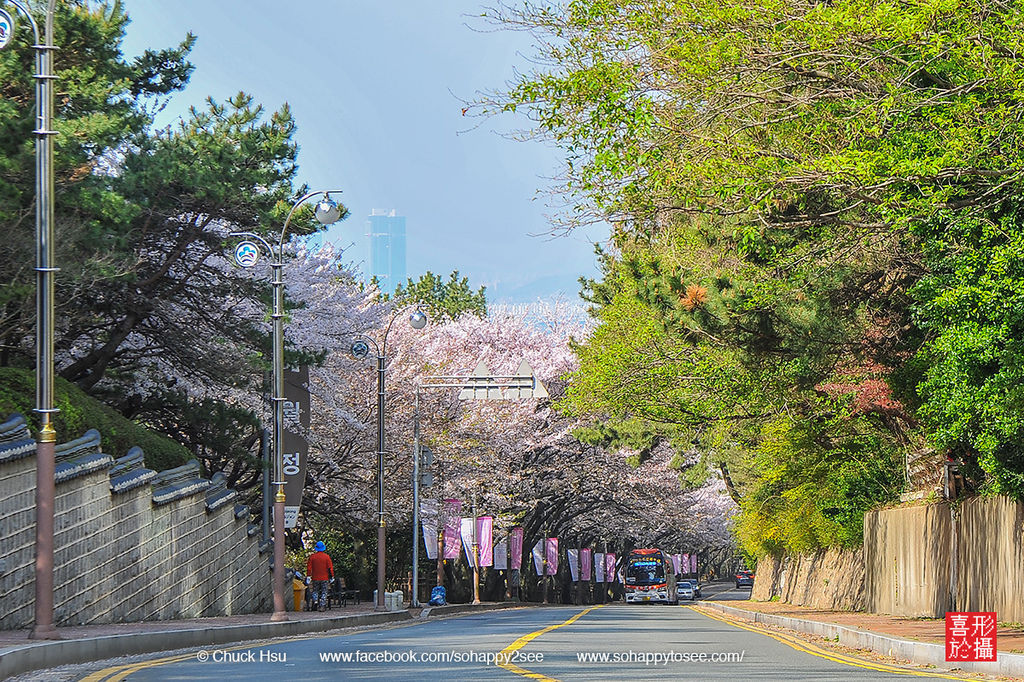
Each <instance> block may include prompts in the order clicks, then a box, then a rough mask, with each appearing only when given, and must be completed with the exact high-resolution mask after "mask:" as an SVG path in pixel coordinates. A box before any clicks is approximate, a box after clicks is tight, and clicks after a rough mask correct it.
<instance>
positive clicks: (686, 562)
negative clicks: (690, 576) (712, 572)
mask: <svg viewBox="0 0 1024 682" xmlns="http://www.w3.org/2000/svg"><path fill="white" fill-rule="evenodd" d="M679 556H680V558H681V559H682V561H680V562H679V563H680V566H679V572H680V573H689V572H690V555H689V554H680V555H679Z"/></svg>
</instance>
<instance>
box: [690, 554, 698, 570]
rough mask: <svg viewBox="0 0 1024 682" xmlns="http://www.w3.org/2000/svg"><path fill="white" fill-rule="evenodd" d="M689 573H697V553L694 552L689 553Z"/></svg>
mask: <svg viewBox="0 0 1024 682" xmlns="http://www.w3.org/2000/svg"><path fill="white" fill-rule="evenodd" d="M690 573H694V574H696V573H697V555H696V554H691V555H690Z"/></svg>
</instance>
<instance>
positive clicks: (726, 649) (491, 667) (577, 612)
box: [79, 585, 937, 682]
mask: <svg viewBox="0 0 1024 682" xmlns="http://www.w3.org/2000/svg"><path fill="white" fill-rule="evenodd" d="M731 587H732V586H729V585H715V586H709V588H710V589H708V591H707V592H705V596H707V597H711V598H719V599H729V598H745V597H746V595H747V592H748V590H735V588H732V590H730V589H729V588H731ZM798 642H799V640H796V639H794V641H793V642H787V641H785V638H784V637H782V636H775V637H773V636H769V635H766V634H764V633H762V632H753V631H750V630H748V629H744V628H743V627H742V624H736V623H729V622H726V621H724V620H722V619H721V616H720V614H709V615H704V614H702V613H699V612H698V611H695V610H694V609H693V608H690V605H689V604H687V605H683V606H678V607H674V606H664V605H630V606H626V605H623V604H614V605H608V606H603V607H595V608H587V607H569V606H557V607H553V606H549V607H539V608H538V607H532V608H520V609H510V610H504V611H491V612H481V613H476V614H473V615H469V616H463V617H459V618H449V619H442V620H428V621H426V622H423V623H417V624H414V625H410V626H404V627H392V628H386V629H376V630H370V631H363V632H347V633H344V634H336V635H331V636H324V635H317V636H311V637H307V638H293V639H287V640H274V641H272V642H267V643H264V644H259V645H252V644H250V645H246V646H229V647H224V648H221V649H209V650H202V651H193V652H188V653H183V654H180V655H177V656H172V657H167V658H164V659H154V660H146V661H142V662H136V663H131V664H128V665H127V666H126V665H120V666H110V664H109V663H108V664H107V665H108V667H106V668H104V669H102V670H97V671H96V672H93V673H91V674H90V675H88V676H86V677H82V678H79V679H83V680H87V681H88V682H114V681H115V680H128V681H129V682H146V681H151V680H247V681H249V682H257V681H260V680H273V681H274V682H283V681H284V680H289V681H290V680H303V681H304V682H305V681H306V680H339V679H344V680H350V679H353V680H363V679H381V680H464V679H474V680H481V679H486V680H492V679H493V680H514V679H516V678H517V677H518V678H519V679H523V680H526V679H529V678H532V679H545V678H547V679H556V680H631V681H632V680H654V679H659V680H663V679H684V680H787V681H788V682H796V681H799V680H854V681H857V680H907V679H909V676H908V675H906V674H896V673H894V672H891V671H889V670H887V669H885V668H884V666H883V669H882V670H879V669H870V666H876V667H877V666H880V665H881V664H877V663H869V662H867V661H860V662H858V659H849V660H844V657H843V656H841V655H838V654H835V653H833V652H830V651H827V650H824V649H818V650H817V652H816V651H815V649H817V648H816V647H811V648H810V649H808V648H807V646H809V645H804V646H803V647H801V646H800V644H799V643H798ZM496 658H497V659H498V662H500V663H502V664H503V665H500V666H499V665H496V664H495V660H496ZM864 666H869V667H864ZM913 674H914V677H915V678H916V679H937V678H934V677H930V676H928V675H929V674H928V673H923V672H922V671H914V673H913Z"/></svg>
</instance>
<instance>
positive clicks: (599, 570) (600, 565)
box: [594, 552, 604, 583]
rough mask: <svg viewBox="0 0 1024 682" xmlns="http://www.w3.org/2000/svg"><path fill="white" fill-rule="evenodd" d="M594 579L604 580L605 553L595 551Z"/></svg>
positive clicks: (596, 580)
mask: <svg viewBox="0 0 1024 682" xmlns="http://www.w3.org/2000/svg"><path fill="white" fill-rule="evenodd" d="M594 581H595V582H599V583H603V582H604V553H603V552H594Z"/></svg>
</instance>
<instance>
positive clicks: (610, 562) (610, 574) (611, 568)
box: [604, 552, 615, 583]
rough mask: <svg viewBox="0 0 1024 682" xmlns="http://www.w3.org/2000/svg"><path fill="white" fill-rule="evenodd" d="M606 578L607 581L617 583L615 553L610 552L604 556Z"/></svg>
mask: <svg viewBox="0 0 1024 682" xmlns="http://www.w3.org/2000/svg"><path fill="white" fill-rule="evenodd" d="M604 578H605V581H607V582H610V583H613V582H615V553H614V552H608V553H606V554H605V555H604Z"/></svg>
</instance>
